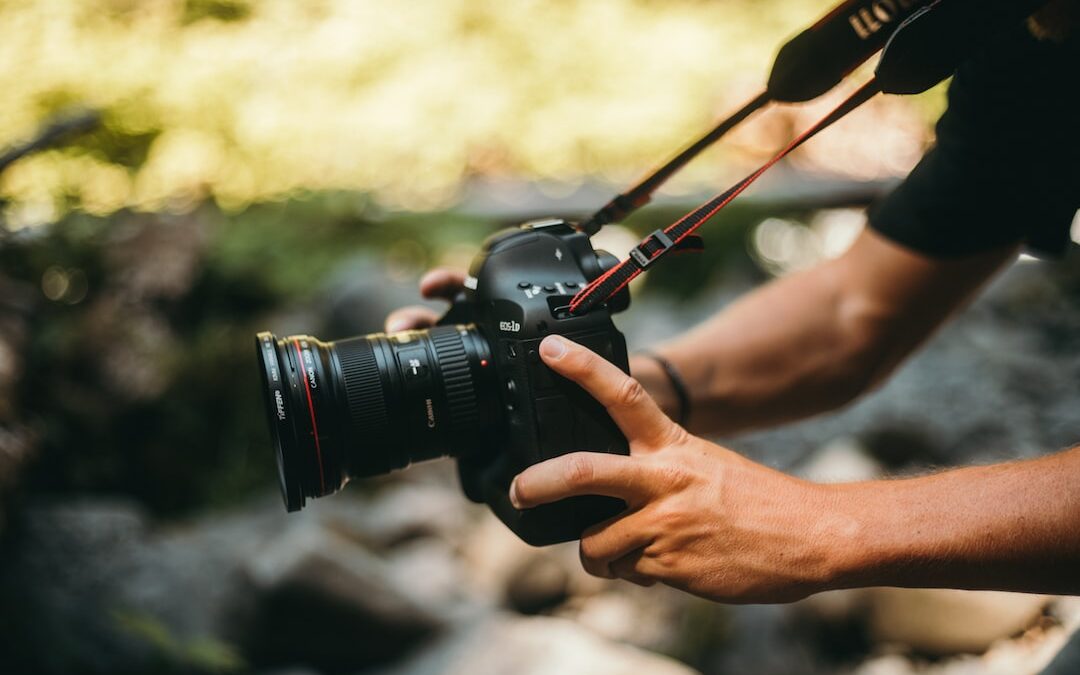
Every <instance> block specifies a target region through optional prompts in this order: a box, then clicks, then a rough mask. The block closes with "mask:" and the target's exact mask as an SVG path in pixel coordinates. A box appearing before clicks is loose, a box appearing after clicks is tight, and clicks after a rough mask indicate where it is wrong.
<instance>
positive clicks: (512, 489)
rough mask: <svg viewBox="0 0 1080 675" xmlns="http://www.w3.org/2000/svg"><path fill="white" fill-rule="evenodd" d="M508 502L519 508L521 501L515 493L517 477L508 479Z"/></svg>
mask: <svg viewBox="0 0 1080 675" xmlns="http://www.w3.org/2000/svg"><path fill="white" fill-rule="evenodd" d="M510 503H511V504H513V505H514V508H515V509H520V508H521V501H520V500H519V499H518V494H517V478H514V480H512V481H510Z"/></svg>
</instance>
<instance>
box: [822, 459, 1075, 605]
mask: <svg viewBox="0 0 1080 675" xmlns="http://www.w3.org/2000/svg"><path fill="white" fill-rule="evenodd" d="M820 487H821V495H822V499H823V500H824V501H823V502H822V503H821V507H822V508H821V512H820V513H821V515H820V523H819V526H820V531H821V533H823V536H822V537H821V538H820V542H821V545H823V546H826V547H828V549H830V550H831V551H832V553H831V554H829V555H830V556H831V559H832V561H833V564H834V565H833V567H832V570H831V573H830V576H831V578H830V579H829V580H828V582H827V587H829V588H851V587H859V586H903V587H926V588H937V587H941V588H945V587H947V588H965V589H998V590H1013V591H1025V592H1036V593H1064V594H1078V593H1080V447H1077V448H1073V449H1072V450H1069V451H1067V452H1063V453H1060V454H1057V455H1053V456H1049V457H1043V458H1040V459H1036V460H1029V461H1023V462H1015V463H1009V464H999V465H994V466H982V467H969V468H963V469H956V470H953V471H946V472H943V473H939V474H935V475H930V476H923V477H918V478H910V479H904V480H894V481H873V482H867V483H854V484H846V485H832V486H820Z"/></svg>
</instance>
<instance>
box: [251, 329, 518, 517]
mask: <svg viewBox="0 0 1080 675" xmlns="http://www.w3.org/2000/svg"><path fill="white" fill-rule="evenodd" d="M255 343H256V349H257V351H258V356H259V361H260V363H261V365H262V368H261V371H262V376H263V385H264V392H265V395H266V406H267V412H268V419H269V422H270V434H271V436H272V437H273V440H274V447H275V450H276V452H277V462H278V473H279V478H280V481H281V493H282V496H283V497H284V499H285V506H286V508H287V509H288V510H289V511H297V510H299V509H301V508H302V507H303V506H304V503H305V501H306V500H307V498H308V497H322V496H324V495H328V494H330V493H332V492H336V491H337V490H339V489H340V488H341V487H343V486H344V485H345V483H347V482H348V480H349V479H350V478H352V477H354V476H374V475H377V474H382V473H387V472H389V471H392V470H394V469H400V468H403V467H405V466H408V465H409V464H410V463H412V462H416V461H420V460H424V459H431V458H435V457H444V456H447V455H455V456H460V455H461V454H462V453H463V452H465V451H466V450H467V448H468V447H469V446H470V445H475V442H476V440H477V439H476V434H478V433H481V432H482V429H481V421H482V420H487V421H488V422H489V423H490V420H491V419H493V417H492V415H493V414H495V412H496V411H497V410H498V404H497V400H496V395H495V389H494V382H493V380H492V378H493V374H492V373H491V372H490V371H491V370H492V368H491V367H490V366H489V364H490V362H491V356H490V353H489V351H488V346H487V343H486V342H485V341H484V339H483V338H482V337H481V336H480V334H479V333H478V332H477V331H476V329H475V327H473V326H471V325H470V326H439V327H437V328H432V329H430V330H417V331H404V332H401V333H394V334H392V335H385V334H383V333H375V334H372V335H366V336H362V337H355V338H348V339H345V340H339V341H337V342H321V341H319V340H318V339H316V338H313V337H310V336H307V335H293V336H290V337H286V338H278V337H276V336H274V335H273V334H271V333H266V332H264V333H259V334H258V335H256V336H255ZM470 441H472V443H470Z"/></svg>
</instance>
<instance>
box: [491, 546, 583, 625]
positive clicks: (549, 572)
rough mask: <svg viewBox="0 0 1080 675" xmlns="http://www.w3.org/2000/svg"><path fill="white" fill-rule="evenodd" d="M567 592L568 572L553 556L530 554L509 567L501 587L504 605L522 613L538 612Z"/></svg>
mask: <svg viewBox="0 0 1080 675" xmlns="http://www.w3.org/2000/svg"><path fill="white" fill-rule="evenodd" d="M569 596H570V574H569V573H568V572H567V571H566V568H565V567H564V566H563V565H562V564H561V563H560V562H559V561H558V560H556V559H555V557H554V556H544V555H538V556H532V557H529V558H527V559H525V560H524V561H522V564H521V565H519V566H518V567H517V568H516V569H514V570H512V571H511V572H510V575H509V579H508V581H507V585H506V589H505V601H506V605H507V606H508V607H510V608H512V609H514V610H516V611H518V612H520V613H522V614H539V613H540V612H543V611H546V610H549V609H552V608H554V607H557V606H558V605H561V604H562V603H563V602H564V601H565V600H566V599H567V598H568V597H569Z"/></svg>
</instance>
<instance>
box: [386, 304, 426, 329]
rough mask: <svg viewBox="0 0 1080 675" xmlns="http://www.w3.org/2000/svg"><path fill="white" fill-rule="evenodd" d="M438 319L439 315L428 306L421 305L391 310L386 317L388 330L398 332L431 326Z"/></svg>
mask: <svg viewBox="0 0 1080 675" xmlns="http://www.w3.org/2000/svg"><path fill="white" fill-rule="evenodd" d="M438 320H439V315H438V314H436V313H435V311H434V310H431V309H428V308H427V307H420V306H419V305H414V306H412V307H402V308H401V309H395V310H394V311H392V312H390V315H389V316H387V317H386V332H387V333H397V332H398V331H403V330H411V329H414V328H430V327H431V326H434V325H435V322H436V321H438Z"/></svg>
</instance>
